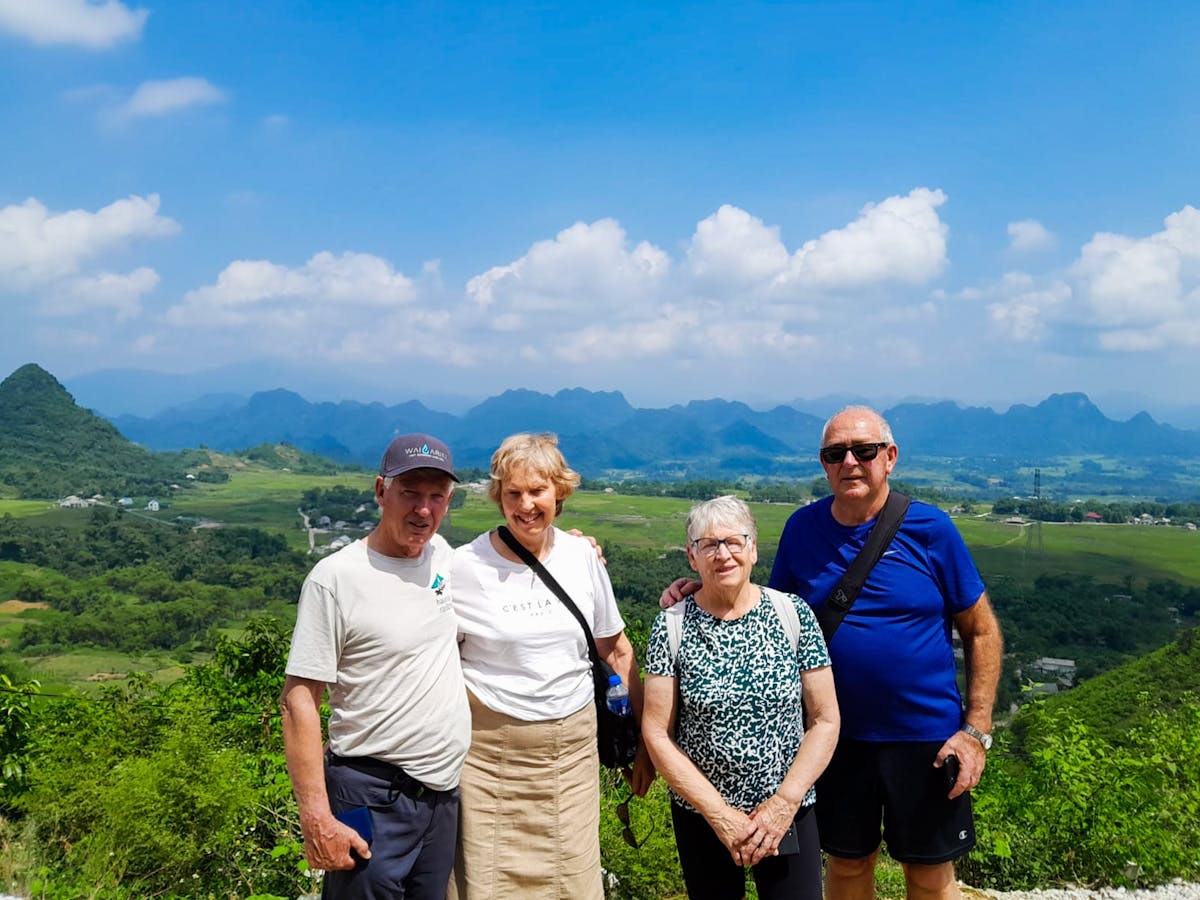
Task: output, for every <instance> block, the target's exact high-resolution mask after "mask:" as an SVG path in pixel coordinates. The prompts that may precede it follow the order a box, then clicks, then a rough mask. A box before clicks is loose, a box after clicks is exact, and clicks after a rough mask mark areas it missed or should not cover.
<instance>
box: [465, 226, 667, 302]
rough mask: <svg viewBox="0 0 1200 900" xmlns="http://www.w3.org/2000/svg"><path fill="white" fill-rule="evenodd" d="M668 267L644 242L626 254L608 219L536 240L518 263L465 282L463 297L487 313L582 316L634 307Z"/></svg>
mask: <svg viewBox="0 0 1200 900" xmlns="http://www.w3.org/2000/svg"><path fill="white" fill-rule="evenodd" d="M669 267H670V260H669V259H668V257H667V254H666V253H664V252H663V251H662V250H660V249H659V248H657V247H655V246H654V245H653V244H650V243H648V242H646V241H642V242H641V243H640V244H638V245H637V246H636V247H634V248H632V249H630V247H629V242H628V240H627V239H626V236H625V230H624V229H623V228H621V226H620V225H618V224H617V223H616V221H614V220H613V219H601V220H600V221H598V222H593V223H592V224H590V225H588V224H586V223H584V222H577V223H575V224H574V225H572V226H571V227H570V228H567V229H564V230H563V231H560V232H559V233H558V234H557V235H556V236H555V237H554V239H553V240H548V241H538V242H537V243H535V244H534V245H533V246H531V247H530V248H529V252H528V253H526V254H525V255H524V256H522V257H521V258H520V259H518V260H516V261H514V262H511V263H509V264H508V265H504V266H495V267H493V268H491V269H489V270H488V271H486V272H484V273H483V274H482V275H476V276H475V277H474V278H472V279H471V280H470V281H469V282H468V283H467V296H468V297H470V298H471V299H472V300H473V301H474V302H475V303H476V304H477V305H478V307H480V308H481V309H483V310H486V311H488V312H489V314H496V315H500V314H503V313H505V312H511V311H517V312H522V313H528V312H534V311H537V312H543V313H546V312H551V311H570V310H575V311H588V312H600V311H601V310H603V309H609V310H613V309H620V308H622V307H635V308H636V307H637V306H638V305H639V304H640V303H641V302H643V301H645V300H646V299H647V298H648V297H650V296H651V295H652V293H653V291H654V289H655V288H656V286H657V285H658V284H659V283H660V282H661V280H662V279H663V277H664V276H665V275H666V273H667V271H668V269H669Z"/></svg>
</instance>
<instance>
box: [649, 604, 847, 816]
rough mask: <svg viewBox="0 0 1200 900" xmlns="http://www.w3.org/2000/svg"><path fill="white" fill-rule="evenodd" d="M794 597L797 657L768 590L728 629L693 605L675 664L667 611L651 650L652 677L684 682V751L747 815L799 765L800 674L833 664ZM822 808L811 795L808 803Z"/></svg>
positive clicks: (679, 727) (680, 738)
mask: <svg viewBox="0 0 1200 900" xmlns="http://www.w3.org/2000/svg"><path fill="white" fill-rule="evenodd" d="M791 599H792V600H793V601H794V602H795V604H796V612H797V613H798V614H799V616H800V641H799V646H798V647H797V648H796V651H795V652H794V653H793V652H792V644H791V641H790V640H789V639H788V636H787V632H786V631H785V630H784V626H783V623H782V622H780V621H779V616H778V615H777V614H776V612H775V606H774V604H772V603H771V601H770V599H769V598H768V597H767V596H766V594H765V593H762V592H761V591H760V595H759V602H758V604H757V605H756V606H755V607H754V608H753V609H751V610H750V611H749V612H748V613H746V614H745V615H744V616H742V617H741V618H739V619H733V620H728V621H727V620H724V619H718V618H716V617H715V616H713V615H711V614H709V613H707V612H705V611H704V610H702V609H700V607H698V606H696V604H695V602H693V600H692V598H691V597H689V598H687V600H686V601H685V602H686V604H687V606H686V608H685V610H684V614H683V629H682V638H681V640H680V643H679V655H678V658H677V659H676V661H675V662H676V665H675V666H672V664H671V650H670V645H669V641H668V637H667V623H666V620H665V616H666V613H660V614H659V615H658V618H656V619H655V620H654V625H653V627H652V628H651V629H650V640H649V642H648V644H647V646H646V671H647V672H650V673H652V674H654V675H665V676H666V677H668V678H675V679H676V683H677V685H678V688H679V707H678V710H677V716H676V722H677V724H676V733H675V743H676V744H678V745H679V748H680V749H681V750H682V751H683V752H684V753H685V754H686V755H687V756H688V757H689V758H690V759H691V760H692V762H694V763H695V764H696V766H697V767H698V768H699V769H700V771H701V772H702V773H704V776H705V777H706V778H707V779H708V780H709V781H710V782H711V783H712V785H713V787H715V788H716V789H717V791H719V792H720V794H721V796H722V797H724V798H725V802H726V803H728V804H729V805H730V806H732V807H734V808H735V809H740V810H742V811H743V812H750V811H752V810H753V809H754V808H755V807H756V806H758V804H759V803H761V802H762V801H763V800H766V799H767V798H768V797H770V796H771V795H772V794H773V793H775V791H776V790H777V789H778V788H779V785H780V784H782V783H783V779H784V776H785V775H787V771H788V769H789V768H791V765H792V763H793V762H794V761H795V759H796V752H797V751H798V750H799V749H800V741H801V739H802V738H803V736H804V723H803V712H802V710H801V706H800V694H801V688H800V673H801V672H802V671H808V670H809V669H817V668H820V667H821V666H827V665H829V652H828V651H827V650H826V649H825V641H824V640H823V639H822V637H821V629H820V627H819V626H818V625H817V621H816V618H815V617H814V616H813V613H812V610H811V609H810V608H809V606H808V604H807V603H805V602H804V601H803V600H801V599H799V598H798V597H794V596H793V597H792V598H791ZM671 795H672V797H674V798H675V801H676V802H677V803H679V804H680V805H682V806H683V807H684V808H686V809H691V806H689V805H688V803H687V802H686V801H685V800H684V799H683V798H682V797H680V796H679V795H678V794H676V793H675V792H674V791H671ZM815 800H816V792H815V791H814V790H812V789H811V788H810V789H809V791H808V794H807V796H805V798H804V805H805V806H808V805H810V804H812V803H813V802H814V801H815Z"/></svg>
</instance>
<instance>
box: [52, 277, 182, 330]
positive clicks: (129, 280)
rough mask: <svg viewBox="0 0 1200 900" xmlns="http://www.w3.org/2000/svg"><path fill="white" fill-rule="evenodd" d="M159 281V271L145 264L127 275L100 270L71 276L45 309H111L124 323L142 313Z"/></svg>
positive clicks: (58, 312)
mask: <svg viewBox="0 0 1200 900" xmlns="http://www.w3.org/2000/svg"><path fill="white" fill-rule="evenodd" d="M158 282H159V278H158V273H157V272H155V271H154V270H153V269H149V268H146V267H144V266H143V267H141V268H138V269H134V270H133V271H132V272H129V273H128V274H125V275H120V274H116V273H113V272H100V273H99V274H96V275H87V276H79V277H76V278H70V279H68V280H66V281H64V282H62V283H61V284H60V285H58V286H57V288H56V290H54V291H53V292H51V293H50V294H49V296H47V297H46V298H45V299H44V300H43V301H42V304H41V309H42V312H43V313H45V314H46V315H52V316H77V315H80V314H83V313H86V312H90V311H92V310H104V309H111V310H113V311H114V312H115V313H116V319H117V321H118V322H121V321H125V320H127V319H132V318H135V317H136V316H138V315H139V314H140V313H141V311H142V306H141V298H142V297H143V296H145V295H146V294H149V293H150V292H151V291H153V290H154V289H155V288H156V287H158Z"/></svg>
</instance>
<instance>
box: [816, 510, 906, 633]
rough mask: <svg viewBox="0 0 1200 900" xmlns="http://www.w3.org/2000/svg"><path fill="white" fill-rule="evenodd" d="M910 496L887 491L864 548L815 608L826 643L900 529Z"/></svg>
mask: <svg viewBox="0 0 1200 900" xmlns="http://www.w3.org/2000/svg"><path fill="white" fill-rule="evenodd" d="M911 499H912V498H910V497H909V496H908V495H907V494H901V493H899V492H897V491H891V492H890V493H888V497H887V500H885V501H884V503H883V509H881V510H880V511H879V515H878V516H876V518H875V524H874V525H872V526H871V531H870V533H869V534H868V535H867V539H866V541H865V542H864V543H863V548H862V549H861V550H860V551H859V552H858V555H857V556H855V557H854V559H853V561H852V562H851V563H850V565H849V566H847V568H846V572H845V574H844V575H842V577H841V580H840V581H838V583H837V584H836V585H835V586H834V589H833V591H832V593H830V595H829V598H828V599H827V600H826V601H825V602H824V603H822V604H821V606H820V607H819V608H818V609H816V610H815V612H816V614H817V622H818V624H820V626H821V633H822V634H823V635H824V636H825V643H826V644H828V643H829V642H830V641H831V640H832V639H833V633H834V632H835V631H837V629H838V626H839V625H841V624H842V619H844V618H846V613H848V612H850V607H851V606H853V605H854V601H855V600H857V599H858V595H859V592H860V591H862V589H863V585H864V584H866V583H867V577H868V576H869V575H870V574H871V570H872V569H873V568H875V563H877V562H879V557H881V556H882V555H883V551H884V549H885V548H886V547H887V545H888V544H890V543H891V542H892V538H894V537H895V536H896V532H897V531H899V530H900V525H901V523H902V522H903V521H904V514H905V513H906V512H908V504H909V502H910V501H911Z"/></svg>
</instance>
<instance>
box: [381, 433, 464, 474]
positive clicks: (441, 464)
mask: <svg viewBox="0 0 1200 900" xmlns="http://www.w3.org/2000/svg"><path fill="white" fill-rule="evenodd" d="M413 469H437V470H439V471H441V472H445V473H446V474H447V475H449V476H450V477H451V478H453V479H454V480H455V481H458V476H457V475H455V474H454V459H453V457H451V456H450V448H449V447H447V446H446V445H445V444H443V443H442V442H441V441H439V440H438V439H437V438H435V437H431V436H430V435H428V434H402V435H400V437H398V438H396V439H395V440H393V441H392V442H391V443H390V444H388V448H387V450H385V451H384V453H383V459H382V460H381V461H380V463H379V474H380V475H382V476H383V477H384V478H392V477H394V476H396V475H403V474H404V473H405V472H411V471H412V470H413Z"/></svg>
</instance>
